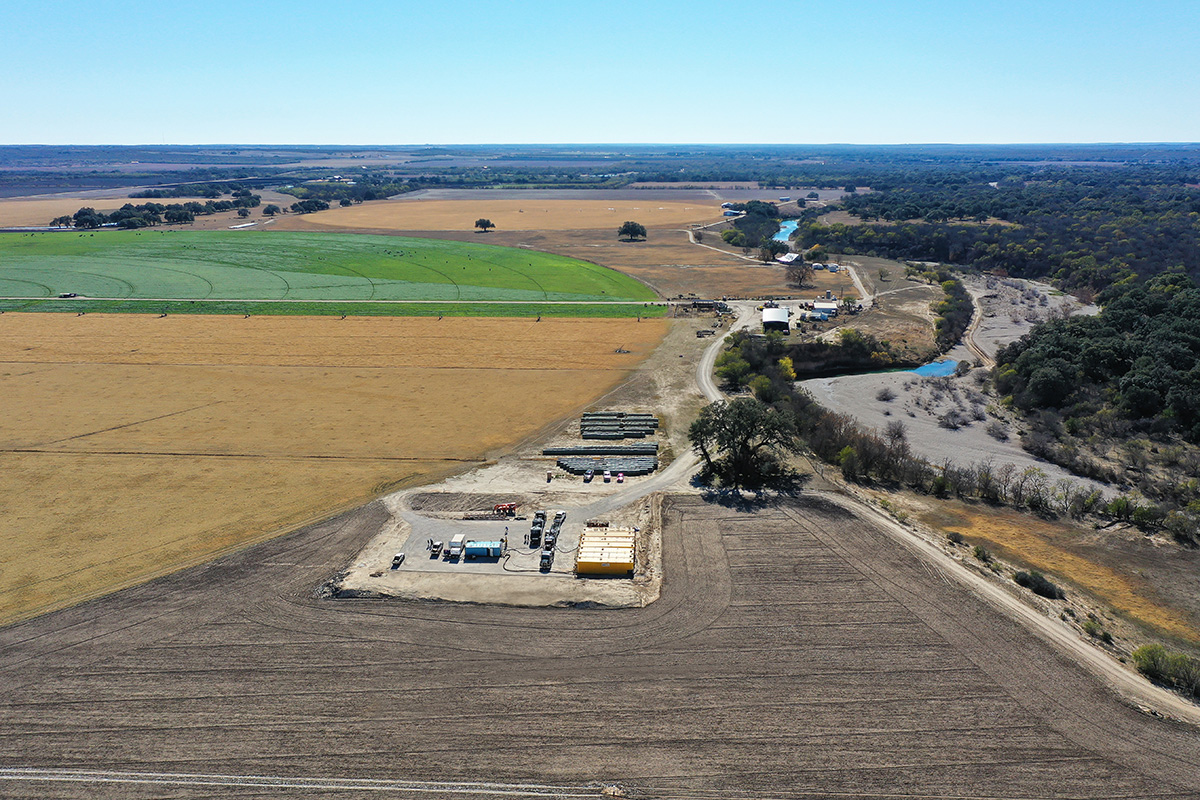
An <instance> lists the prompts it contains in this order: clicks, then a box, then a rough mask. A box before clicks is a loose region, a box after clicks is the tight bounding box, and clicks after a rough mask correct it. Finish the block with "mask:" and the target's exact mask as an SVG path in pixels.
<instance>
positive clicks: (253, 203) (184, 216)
mask: <svg viewBox="0 0 1200 800" xmlns="http://www.w3.org/2000/svg"><path fill="white" fill-rule="evenodd" d="M260 202H261V199H260V198H259V196H258V195H256V194H250V195H244V196H239V197H235V198H234V199H232V200H208V201H206V202H204V203H199V202H195V201H192V202H189V203H169V204H166V205H163V204H162V203H142V204H141V205H136V206H135V205H134V204H132V203H126V204H125V205H123V206H121V207H120V208H119V209H117V210H116V211H113V212H112V213H110V214H104V213H102V212H100V211H97V210H96V209H94V208H91V207H85V208H81V209H79V210H78V211H76V212H75V213H74V214H71V215H63V216H61V217H55V218H54V219H52V220H50V225H51V226H52V227H56V228H78V229H80V230H89V229H94V228H99V227H102V226H104V225H115V226H116V227H118V228H123V229H136V228H148V227H151V226H154V225H161V224H163V223H166V224H168V225H173V224H183V223H189V222H193V221H195V219H196V217H199V216H206V215H208V214H216V213H218V212H221V211H232V210H234V209H238V212H239V213H242V212H243V211H244V212H245V214H243V216H246V215H248V214H249V209H251V208H255V207H257V206H258V204H259V203H260Z"/></svg>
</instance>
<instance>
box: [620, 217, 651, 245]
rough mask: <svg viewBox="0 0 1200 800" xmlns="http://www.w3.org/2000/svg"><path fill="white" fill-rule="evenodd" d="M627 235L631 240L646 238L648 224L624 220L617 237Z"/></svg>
mask: <svg viewBox="0 0 1200 800" xmlns="http://www.w3.org/2000/svg"><path fill="white" fill-rule="evenodd" d="M621 237H625V238H626V239H628V240H629V241H633V240H634V239H645V238H646V226H645V225H641V224H639V223H637V222H622V223H621V227H619V228H617V238H618V239H619V238H621Z"/></svg>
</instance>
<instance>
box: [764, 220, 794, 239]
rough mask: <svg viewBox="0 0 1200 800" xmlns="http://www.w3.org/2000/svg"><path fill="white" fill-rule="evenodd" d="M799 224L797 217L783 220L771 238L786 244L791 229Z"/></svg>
mask: <svg viewBox="0 0 1200 800" xmlns="http://www.w3.org/2000/svg"><path fill="white" fill-rule="evenodd" d="M799 224H800V220H798V219H787V220H784V221H783V223H782V225H783V227H781V228H780V229H779V233H777V234H775V235H774V236H772V237H771V238H772V239H774V240H775V241H777V242H783V243H784V244H787V241H788V234H790V233H791V232H792V231H794V230H796V226H797V225H799Z"/></svg>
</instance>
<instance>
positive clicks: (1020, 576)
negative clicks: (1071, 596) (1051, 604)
mask: <svg viewBox="0 0 1200 800" xmlns="http://www.w3.org/2000/svg"><path fill="white" fill-rule="evenodd" d="M1013 580H1014V581H1016V582H1017V585H1018V586H1024V587H1025V588H1026V589H1028V590H1029V591H1031V592H1033V593H1034V594H1039V595H1041V596H1042V597H1046V598H1049V599H1050V600H1062V599H1063V598H1065V597H1066V596H1067V595H1066V593H1064V592H1063V590H1062V589H1061V588H1059V587H1058V585H1057V584H1055V583H1054V582H1053V581H1051V580H1050V579H1049V578H1047V577H1046V576H1045V575H1043V574H1042V573H1040V572H1037V571H1036V570H1035V571H1033V572H1018V573H1017V574H1016V575H1014V576H1013Z"/></svg>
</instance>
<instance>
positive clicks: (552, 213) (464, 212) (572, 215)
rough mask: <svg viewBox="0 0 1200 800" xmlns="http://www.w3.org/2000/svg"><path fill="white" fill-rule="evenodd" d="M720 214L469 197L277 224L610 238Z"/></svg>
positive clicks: (645, 205)
mask: <svg viewBox="0 0 1200 800" xmlns="http://www.w3.org/2000/svg"><path fill="white" fill-rule="evenodd" d="M720 216H721V209H720V202H719V201H717V200H713V201H712V202H711V204H704V203H701V202H692V203H680V202H671V201H667V200H656V199H654V198H653V197H646V198H644V199H635V200H625V199H618V198H607V199H602V200H585V199H569V200H564V199H550V198H536V197H529V198H513V197H510V196H498V197H495V198H488V197H480V198H477V199H471V200H430V199H422V198H406V199H400V200H382V201H377V202H372V203H363V204H361V205H357V206H351V207H349V208H332V209H330V210H329V211H322V212H321V213H319V214H308V215H304V216H301V217H291V218H288V219H286V220H281V221H280V223H279V224H280V225H286V226H287V227H288V229H295V230H331V229H333V230H344V229H355V230H359V229H369V230H393V231H439V230H446V231H454V230H464V231H471V230H473V229H474V227H475V220H477V219H479V218H480V217H486V218H487V219H490V220H491V221H492V222H494V223H495V224H496V229H497V230H501V231H502V230H514V231H516V230H520V231H527V230H541V231H564V230H580V229H585V228H600V229H605V230H607V229H610V228H611V229H612V233H613V236H614V237H615V236H616V231H617V228H619V227H620V226H621V223H622V222H625V221H626V220H634V221H636V222H640V223H642V224H643V225H645V226H646V227H647V228H659V227H663V226H672V225H676V226H678V225H685V224H687V223H689V222H710V221H712V220H714V219H717V218H719V217H720ZM480 238H483V236H482V235H481V237H480Z"/></svg>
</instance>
